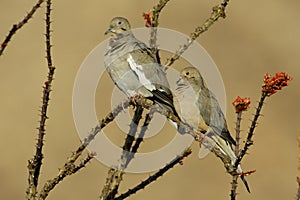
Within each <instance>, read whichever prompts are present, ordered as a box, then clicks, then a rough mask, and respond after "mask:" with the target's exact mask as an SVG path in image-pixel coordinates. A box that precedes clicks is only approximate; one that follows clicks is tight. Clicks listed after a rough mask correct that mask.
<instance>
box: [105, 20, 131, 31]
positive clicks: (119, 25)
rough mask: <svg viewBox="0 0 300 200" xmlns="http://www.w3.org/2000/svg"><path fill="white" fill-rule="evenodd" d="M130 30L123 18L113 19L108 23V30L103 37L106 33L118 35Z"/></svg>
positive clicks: (127, 22) (128, 24)
mask: <svg viewBox="0 0 300 200" xmlns="http://www.w3.org/2000/svg"><path fill="white" fill-rule="evenodd" d="M129 30H130V23H129V21H128V20H127V19H126V18H124V17H115V18H113V19H112V20H111V21H110V24H109V28H108V29H107V31H106V32H105V35H106V34H108V33H112V34H119V33H123V32H126V31H129Z"/></svg>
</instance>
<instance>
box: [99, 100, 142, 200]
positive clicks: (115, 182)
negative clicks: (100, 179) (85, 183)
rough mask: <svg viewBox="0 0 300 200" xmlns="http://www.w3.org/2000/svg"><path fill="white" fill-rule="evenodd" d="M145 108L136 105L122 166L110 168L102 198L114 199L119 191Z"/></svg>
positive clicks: (105, 199)
mask: <svg viewBox="0 0 300 200" xmlns="http://www.w3.org/2000/svg"><path fill="white" fill-rule="evenodd" d="M143 110H144V109H143V106H141V105H137V106H136V110H135V113H134V116H133V118H132V121H131V123H130V129H129V133H128V134H127V137H126V139H125V143H124V145H123V153H122V155H121V160H120V166H119V167H118V169H110V170H109V172H108V176H107V178H106V183H105V186H104V188H103V190H102V192H101V196H100V199H103V200H111V199H114V197H115V195H116V194H117V193H118V189H119V186H120V183H121V181H122V177H123V174H124V172H123V170H124V169H125V168H126V167H127V166H128V164H129V162H130V154H132V152H131V151H130V149H131V147H132V144H133V142H134V138H135V134H136V132H137V127H138V124H139V121H140V120H141V118H142V113H143Z"/></svg>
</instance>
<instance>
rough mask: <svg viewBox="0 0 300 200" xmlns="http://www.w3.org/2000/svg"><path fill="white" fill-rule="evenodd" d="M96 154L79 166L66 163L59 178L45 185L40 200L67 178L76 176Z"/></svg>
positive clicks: (89, 156)
mask: <svg viewBox="0 0 300 200" xmlns="http://www.w3.org/2000/svg"><path fill="white" fill-rule="evenodd" d="M94 156H95V154H94V153H90V154H88V156H87V157H86V158H85V159H84V160H83V161H82V162H81V163H80V164H78V165H77V166H76V165H75V164H74V163H66V164H65V165H64V166H63V168H62V169H60V171H59V173H58V176H56V177H55V178H54V179H51V180H48V181H47V182H46V183H45V185H44V186H43V188H42V190H41V192H40V194H39V195H38V199H39V200H44V199H46V198H47V196H48V195H49V192H50V191H51V190H53V188H54V187H55V186H56V185H57V184H58V183H59V182H61V181H62V180H63V179H64V178H65V177H67V176H70V175H72V174H75V173H76V172H78V171H79V170H80V169H82V168H83V167H85V166H86V164H87V163H88V162H89V161H90V160H91V159H92V158H94Z"/></svg>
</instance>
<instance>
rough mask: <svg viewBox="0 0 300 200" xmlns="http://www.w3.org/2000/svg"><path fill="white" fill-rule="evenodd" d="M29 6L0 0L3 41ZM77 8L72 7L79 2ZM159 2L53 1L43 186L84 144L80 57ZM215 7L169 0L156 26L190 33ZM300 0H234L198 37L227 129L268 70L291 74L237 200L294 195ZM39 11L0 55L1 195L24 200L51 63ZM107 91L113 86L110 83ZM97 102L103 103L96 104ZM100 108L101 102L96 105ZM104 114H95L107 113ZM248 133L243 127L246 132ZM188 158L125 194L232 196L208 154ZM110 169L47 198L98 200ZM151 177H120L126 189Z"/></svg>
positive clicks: (271, 104) (247, 162) (268, 108)
mask: <svg viewBox="0 0 300 200" xmlns="http://www.w3.org/2000/svg"><path fill="white" fill-rule="evenodd" d="M35 2H36V1H35V0H27V1H16V0H0V5H1V6H0V38H1V41H2V40H3V39H4V37H5V36H6V34H7V33H8V30H9V29H10V28H11V26H12V24H13V23H16V22H18V21H19V20H20V19H21V18H22V17H23V16H24V15H25V13H26V11H29V9H31V6H32V5H33V4H34V3H35ZM75 2H76V3H75ZM155 3H156V1H138V0H124V1H70V0H64V1H54V2H53V8H54V10H53V12H52V16H53V21H54V23H53V24H52V29H53V30H54V32H53V37H52V41H53V44H54V47H53V51H52V53H53V60H54V64H55V66H56V67H57V70H56V74H55V81H54V88H53V90H54V91H53V92H52V93H51V99H52V100H51V102H50V107H49V114H48V115H49V117H50V120H49V121H48V122H47V135H46V145H45V148H44V154H45V159H44V161H43V162H44V165H43V167H42V174H41V183H43V182H44V181H45V180H47V179H49V178H52V177H53V176H55V175H56V173H57V172H58V168H59V167H61V166H62V165H63V163H64V162H65V160H66V158H67V157H68V156H69V155H70V154H71V152H72V151H73V150H75V149H76V147H77V146H78V145H79V144H80V141H79V137H78V135H77V133H76V130H75V126H74V123H73V118H72V98H71V97H72V88H73V82H74V79H75V76H76V73H77V70H78V68H79V66H80V64H81V63H82V61H83V59H84V58H85V57H86V56H87V55H88V53H89V52H90V51H91V50H92V49H93V48H94V47H95V46H96V45H97V44H98V43H100V42H101V41H103V40H104V39H106V37H105V36H104V35H103V33H104V31H105V30H106V28H107V25H108V23H109V21H110V19H111V18H112V17H114V16H126V17H127V18H128V19H129V20H130V21H131V24H132V26H133V27H143V26H144V20H143V18H142V17H141V15H142V12H144V11H148V10H149V9H150V8H152V6H153V5H154V4H155ZM217 3H219V2H218V1H196V0H187V1H179V0H177V1H176V0H172V1H171V2H169V4H168V5H167V7H166V8H165V9H164V10H163V13H162V14H161V18H160V19H161V20H160V25H161V27H166V28H170V29H174V30H177V31H179V32H182V33H185V34H189V33H190V32H191V31H192V30H193V29H194V27H195V26H196V25H198V24H201V23H202V22H204V20H205V19H206V18H207V17H208V16H209V14H210V12H211V7H212V6H214V5H215V4H217ZM299 8H300V1H298V0H287V1H272V0H265V1H259V0H254V1H231V2H230V5H229V7H228V9H227V18H226V19H225V20H223V19H221V20H220V21H219V22H218V23H216V24H215V25H214V26H213V27H212V28H211V29H210V30H209V31H208V32H207V33H205V34H204V35H202V36H201V37H200V38H199V39H198V40H197V41H198V42H199V43H201V44H202V45H203V46H204V47H205V48H206V50H207V51H208V52H209V54H210V55H211V56H212V58H213V59H214V61H215V62H216V64H217V65H218V67H219V70H220V72H221V74H222V76H223V80H224V83H225V87H226V91H227V117H228V124H229V126H230V129H231V130H232V132H233V129H234V122H235V113H234V109H233V108H232V105H231V102H232V101H233V100H234V99H235V98H236V96H238V95H240V96H242V97H248V96H249V97H251V100H252V104H251V109H250V111H249V112H247V113H246V114H245V115H244V121H243V124H242V125H243V129H244V130H247V127H248V126H249V124H250V122H249V119H250V118H252V113H253V112H254V107H255V105H256V104H257V103H256V101H257V100H258V98H259V95H260V86H261V84H262V79H263V75H264V74H265V73H266V72H269V73H271V74H274V73H275V72H276V71H285V72H287V73H288V74H290V75H291V76H293V77H294V80H293V81H292V82H291V84H290V86H289V87H287V88H284V90H283V91H280V92H278V94H275V95H274V96H273V97H271V98H270V99H268V100H267V104H266V105H265V106H264V108H263V114H264V117H262V118H260V119H259V125H258V128H257V129H256V132H255V136H254V140H255V143H254V146H252V148H251V149H250V154H249V155H248V156H246V158H245V159H244V161H243V168H244V170H245V171H247V170H253V169H256V170H257V172H256V173H255V174H253V175H251V176H250V177H248V182H249V184H250V187H251V190H252V193H251V194H248V193H247V192H246V190H245V189H244V186H243V185H242V184H241V183H240V184H239V188H238V192H239V196H238V199H245V200H248V199H259V200H261V199H293V198H294V197H295V193H296V189H297V184H296V176H298V175H299V172H298V171H297V162H298V161H297V158H298V148H297V146H298V145H297V134H298V133H299V131H300V125H299V122H300V121H299V119H300V118H299V111H300V109H299V106H298V104H299V101H300V91H299V83H300V82H299V78H300V74H299V72H300V62H299V55H298V54H299V52H300V39H299V35H300V13H299ZM44 13H45V9H44V6H43V8H41V9H40V10H38V11H37V13H36V14H35V16H34V18H33V19H32V20H30V23H29V24H27V25H25V27H24V28H23V29H21V30H20V31H18V32H17V34H16V35H15V36H14V37H13V40H12V42H11V43H10V44H9V46H8V47H7V49H6V51H5V52H4V55H3V56H1V57H0V92H1V98H0V105H1V112H0V136H1V139H0V158H1V161H0V162H1V163H0V199H23V198H24V196H25V189H26V186H27V168H26V165H27V160H28V159H30V158H32V156H33V153H34V146H35V142H36V140H35V139H36V135H37V130H36V129H35V128H36V127H37V126H38V119H39V116H38V114H39V113H38V109H39V106H40V101H41V91H42V84H43V82H44V81H45V78H46V72H47V67H46V66H47V64H46V60H45V59H44V57H45V51H44V49H45V44H44V40H45V39H44V35H43V34H44V31H45V27H44V20H43V19H44ZM110 87H112V84H111V86H110ZM98 106H99V105H98ZM100 107H101V105H100ZM108 111H109V109H108V108H107V109H104V110H103V113H98V115H99V117H102V116H104V115H105V114H106V113H107V112H108ZM243 133H244V134H246V131H244V132H243ZM193 150H194V153H193V155H192V156H190V157H189V158H187V159H186V160H185V161H184V165H183V166H177V167H175V169H173V170H171V171H169V172H168V173H167V174H166V175H165V176H163V177H162V178H160V179H159V180H158V181H156V183H154V184H152V185H151V186H149V187H147V188H146V189H145V190H143V191H140V192H138V193H137V194H136V195H134V196H132V197H130V199H132V200H137V199H143V200H150V199H174V200H181V199H191V200H193V199H229V191H230V184H229V183H230V181H231V177H230V176H229V175H228V174H226V173H225V169H224V168H223V165H222V163H221V162H220V161H219V160H218V159H217V158H215V156H214V155H210V156H208V157H207V158H205V159H203V160H199V159H198V158H197V152H198V147H197V146H196V145H194V146H193ZM107 170H108V168H107V167H105V166H104V165H102V164H101V163H99V162H98V161H96V160H93V161H92V162H91V164H89V165H88V166H87V167H86V168H85V169H84V170H82V171H80V172H79V173H78V174H76V175H74V176H72V177H69V178H66V179H65V180H64V181H63V182H62V183H61V184H60V185H59V186H58V187H57V188H56V189H55V190H54V191H53V192H52V193H51V194H50V196H49V198H48V199H74V200H75V199H97V197H98V196H99V194H100V191H101V188H102V186H103V184H104V181H105V177H106V173H107ZM147 176H148V174H142V175H137V174H133V175H126V176H125V181H124V182H123V184H122V186H121V189H120V190H121V191H125V190H126V189H127V188H128V187H129V186H130V187H131V186H133V185H135V183H137V182H139V181H140V180H142V179H144V178H145V177H147Z"/></svg>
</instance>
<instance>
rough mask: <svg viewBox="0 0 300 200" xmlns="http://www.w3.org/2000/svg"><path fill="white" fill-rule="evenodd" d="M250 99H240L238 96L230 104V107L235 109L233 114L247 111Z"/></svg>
mask: <svg viewBox="0 0 300 200" xmlns="http://www.w3.org/2000/svg"><path fill="white" fill-rule="evenodd" d="M250 103H251V101H250V98H241V97H240V96H238V97H237V98H236V100H235V101H234V102H232V105H233V106H234V107H235V112H236V113H238V112H242V111H245V110H247V109H248V108H249V107H250Z"/></svg>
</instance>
